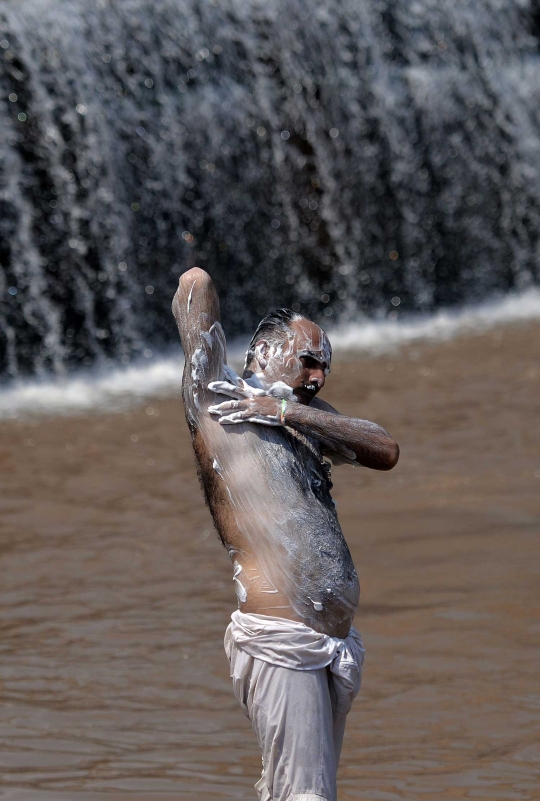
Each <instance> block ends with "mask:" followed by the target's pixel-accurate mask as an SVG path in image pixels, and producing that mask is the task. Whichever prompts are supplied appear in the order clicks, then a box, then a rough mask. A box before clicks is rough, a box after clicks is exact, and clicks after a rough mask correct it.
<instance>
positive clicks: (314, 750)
mask: <svg viewBox="0 0 540 801" xmlns="http://www.w3.org/2000/svg"><path fill="white" fill-rule="evenodd" d="M173 311H174V315H175V317H176V321H177V323H178V329H179V332H180V337H181V339H182V345H183V348H184V353H185V360H186V361H185V368H184V378H183V399H184V405H185V411H186V417H187V421H188V424H189V427H190V430H191V434H192V439H193V447H194V450H195V455H196V458H197V461H198V464H199V472H200V478H201V482H202V485H203V489H204V493H205V496H206V500H207V502H208V505H209V507H210V511H211V512H212V516H213V518H214V522H215V525H216V528H217V530H218V532H219V535H220V537H221V540H222V542H223V544H224V545H225V547H226V548H227V550H228V552H229V555H230V557H231V560H232V565H233V582H234V586H235V589H236V594H237V597H238V611H236V612H234V613H233V615H232V622H231V624H230V626H229V628H228V629H227V633H226V635H225V649H226V652H227V656H228V658H229V662H230V669H231V677H232V680H233V688H234V692H235V695H236V698H237V700H238V701H239V703H240V705H241V706H242V709H243V710H244V712H245V713H246V715H248V717H249V718H250V720H251V722H252V725H253V728H254V730H255V733H256V735H257V739H258V741H259V745H260V746H261V749H262V754H263V772H262V777H261V779H260V781H259V782H258V783H257V784H256V785H255V786H256V789H257V791H258V794H259V799H260V801H270V800H272V801H336V772H337V766H338V762H339V756H340V752H341V744H342V740H343V733H344V729H345V718H346V715H347V713H348V711H349V709H350V706H351V703H352V701H353V699H354V697H355V695H356V694H357V692H358V690H359V689H360V681H361V666H362V661H363V655H364V649H363V646H362V640H361V638H360V635H359V634H358V632H357V631H356V630H355V629H354V628H351V624H352V620H353V618H354V614H355V612H356V609H357V606H358V600H359V584H358V577H357V574H356V571H355V569H354V565H353V562H352V559H351V555H350V553H349V549H348V547H347V544H346V542H345V539H344V537H343V534H342V532H341V528H340V526H339V523H338V519H337V515H336V511H335V505H334V503H333V501H332V498H331V495H330V489H331V486H332V485H331V482H330V475H329V472H330V471H329V465H328V463H327V462H326V461H325V460H324V459H323V456H325V457H327V458H330V459H331V460H332V461H333V462H334V463H342V462H348V463H350V464H360V465H364V466H365V467H371V468H373V469H375V470H389V469H391V468H392V467H393V466H394V465H395V464H396V462H397V460H398V456H399V449H398V446H397V445H396V443H395V442H394V441H393V440H392V439H391V438H390V437H389V435H388V434H387V433H386V431H384V430H383V429H382V428H380V427H379V426H377V425H375V424H374V423H369V422H367V421H365V420H357V419H354V418H350V417H345V416H344V415H341V414H339V412H337V411H336V410H335V409H333V408H332V407H331V406H330V405H329V404H328V403H325V402H324V401H322V400H320V399H318V398H317V397H316V396H317V394H318V392H319V391H320V390H321V389H322V387H323V386H324V383H325V379H326V376H327V374H328V373H329V371H330V361H331V357H332V350H331V347H330V342H329V341H328V338H327V336H326V334H325V332H324V331H323V330H322V329H321V328H319V327H318V326H317V325H315V324H314V323H312V322H311V321H309V320H307V319H306V318H304V317H302V316H301V315H300V314H295V313H294V312H290V311H288V310H286V309H280V310H278V311H276V312H273V313H271V314H269V315H268V316H267V317H265V318H264V319H263V320H262V322H261V323H260V324H259V327H258V328H257V331H256V332H255V335H254V337H253V339H252V341H251V343H250V346H249V349H248V352H247V356H246V365H245V371H244V376H243V379H241V378H239V377H238V376H237V375H235V373H234V372H233V371H232V370H230V368H229V367H228V366H227V364H226V354H225V337H224V335H223V331H222V328H221V325H220V317H219V302H218V298H217V294H216V291H215V288H214V285H213V283H212V280H211V278H210V276H209V275H208V274H207V273H205V272H204V271H203V270H200V269H199V268H194V269H192V270H189V271H188V272H186V273H184V275H182V277H181V278H180V286H179V289H178V291H177V293H176V295H175V298H174V301H173ZM224 396H227V400H224Z"/></svg>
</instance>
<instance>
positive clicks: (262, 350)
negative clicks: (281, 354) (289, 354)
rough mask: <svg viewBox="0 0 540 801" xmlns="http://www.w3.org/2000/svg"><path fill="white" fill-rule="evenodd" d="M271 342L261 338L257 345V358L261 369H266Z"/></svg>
mask: <svg viewBox="0 0 540 801" xmlns="http://www.w3.org/2000/svg"><path fill="white" fill-rule="evenodd" d="M269 347H270V346H269V344H268V342H267V341H266V339H260V340H259V341H258V342H257V344H256V345H255V358H256V359H257V361H258V363H259V367H260V368H261V370H264V369H265V368H266V366H267V364H268V350H269Z"/></svg>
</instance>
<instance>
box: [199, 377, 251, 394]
mask: <svg viewBox="0 0 540 801" xmlns="http://www.w3.org/2000/svg"><path fill="white" fill-rule="evenodd" d="M208 389H209V390H210V391H211V392H215V393H217V394H218V395H228V396H229V397H230V398H247V397H249V394H248V392H247V391H246V390H245V389H244V388H243V387H235V386H234V384H229V382H228V381H212V382H211V383H210V384H208Z"/></svg>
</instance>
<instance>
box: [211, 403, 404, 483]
mask: <svg viewBox="0 0 540 801" xmlns="http://www.w3.org/2000/svg"><path fill="white" fill-rule="evenodd" d="M209 411H210V412H211V413H212V414H219V415H220V416H221V420H220V422H221V423H222V424H223V425H227V424H234V423H240V422H246V421H248V420H249V421H250V422H253V423H266V424H267V425H268V424H270V425H280V423H281V424H282V425H287V426H290V427H291V428H294V429H296V430H297V431H300V432H301V433H302V434H306V435H307V436H309V437H313V438H314V439H317V440H319V441H320V442H321V444H322V446H323V451H324V453H325V455H327V456H329V457H330V458H333V457H337V459H338V460H340V461H346V462H349V463H351V464H361V465H363V466H364V467H370V468H371V469H373V470H391V469H392V468H393V467H394V466H395V465H396V464H397V461H398V459H399V447H398V444H397V442H395V441H394V440H393V439H392V437H391V436H390V435H389V434H388V433H387V432H386V431H385V430H384V428H381V426H378V425H377V424H376V423H370V422H369V420H359V419H357V418H356V417H347V416H346V415H344V414H340V413H339V412H338V411H337V410H336V409H334V408H333V407H332V406H330V404H329V403H326V401H323V400H320V399H319V398H314V399H313V400H312V401H311V404H310V405H309V406H305V405H304V404H302V403H292V402H290V401H285V404H284V405H283V401H280V400H279V399H276V398H273V397H268V396H263V397H256V398H245V399H241V400H235V401H227V402H225V403H222V404H220V405H219V406H216V407H212V408H210V410H209Z"/></svg>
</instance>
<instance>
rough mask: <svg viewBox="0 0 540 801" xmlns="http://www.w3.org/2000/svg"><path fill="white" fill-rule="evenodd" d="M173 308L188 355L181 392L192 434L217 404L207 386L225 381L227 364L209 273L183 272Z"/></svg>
mask: <svg viewBox="0 0 540 801" xmlns="http://www.w3.org/2000/svg"><path fill="white" fill-rule="evenodd" d="M172 309H173V314H174V316H175V319H176V323H177V325H178V331H179V333H180V339H181V340H182V347H183V349H184V354H185V360H186V361H185V365H184V377H183V380H182V390H183V396H184V405H185V409H186V417H187V420H188V423H189V425H190V427H191V428H192V431H193V428H197V427H198V423H199V420H200V417H201V414H202V413H203V412H205V411H206V409H207V408H208V406H209V405H210V404H211V403H215V398H216V396H215V395H214V393H212V392H211V391H210V390H209V389H208V384H209V383H210V382H211V381H219V380H221V379H222V378H223V365H224V364H226V352H225V336H224V334H223V329H222V328H221V323H220V313H219V300H218V296H217V292H216V288H215V286H214V283H213V281H212V279H211V278H210V276H209V275H208V273H206V272H205V271H204V270H201V269H200V268H199V267H193V269H191V270H188V272H186V273H184V274H183V275H182V276H181V277H180V283H179V286H178V289H177V291H176V294H175V296H174V299H173V304H172Z"/></svg>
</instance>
